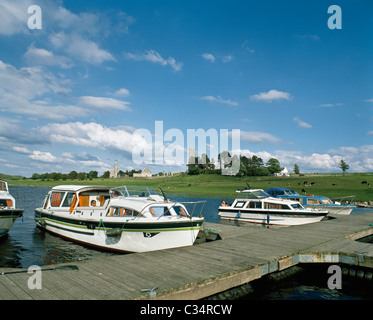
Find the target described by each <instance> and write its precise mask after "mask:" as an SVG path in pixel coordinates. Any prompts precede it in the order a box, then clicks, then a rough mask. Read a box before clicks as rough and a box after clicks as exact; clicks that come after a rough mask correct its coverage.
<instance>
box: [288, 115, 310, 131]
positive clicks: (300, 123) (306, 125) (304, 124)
mask: <svg viewBox="0 0 373 320" xmlns="http://www.w3.org/2000/svg"><path fill="white" fill-rule="evenodd" d="M293 120H294V122H295V123H296V124H297V125H298V127H299V128H304V129H311V128H312V125H311V124H309V123H307V122H304V121H302V120H301V119H299V118H297V117H294V118H293Z"/></svg>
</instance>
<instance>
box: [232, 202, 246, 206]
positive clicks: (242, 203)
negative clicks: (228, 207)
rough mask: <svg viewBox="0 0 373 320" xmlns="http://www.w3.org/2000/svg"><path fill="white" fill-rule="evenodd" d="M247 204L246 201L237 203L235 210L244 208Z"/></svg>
mask: <svg viewBox="0 0 373 320" xmlns="http://www.w3.org/2000/svg"><path fill="white" fill-rule="evenodd" d="M245 203H246V201H237V202H236V204H235V206H234V207H235V208H243V206H244V205H245Z"/></svg>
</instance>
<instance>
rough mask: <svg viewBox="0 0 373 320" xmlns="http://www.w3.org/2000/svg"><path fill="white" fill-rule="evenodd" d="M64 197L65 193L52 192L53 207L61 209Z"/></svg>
mask: <svg viewBox="0 0 373 320" xmlns="http://www.w3.org/2000/svg"><path fill="white" fill-rule="evenodd" d="M64 195H65V192H60V191H57V192H52V196H51V207H59V206H60V204H61V201H62V199H63V196H64Z"/></svg>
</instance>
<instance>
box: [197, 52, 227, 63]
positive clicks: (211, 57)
mask: <svg viewBox="0 0 373 320" xmlns="http://www.w3.org/2000/svg"><path fill="white" fill-rule="evenodd" d="M201 56H202V58H204V59H205V60H207V61H210V62H211V63H214V62H215V61H216V60H217V59H219V60H221V61H222V62H224V63H226V62H230V61H232V60H233V56H232V55H230V54H229V55H226V56H217V55H214V54H212V53H207V52H206V53H203V54H202V55H201Z"/></svg>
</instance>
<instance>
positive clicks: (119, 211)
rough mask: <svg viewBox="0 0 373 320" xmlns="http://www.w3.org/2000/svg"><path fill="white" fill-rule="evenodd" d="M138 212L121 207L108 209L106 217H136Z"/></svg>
mask: <svg viewBox="0 0 373 320" xmlns="http://www.w3.org/2000/svg"><path fill="white" fill-rule="evenodd" d="M138 214H139V212H137V211H136V210H131V209H127V208H121V207H110V209H109V211H108V213H107V216H108V217H125V216H132V215H133V216H137V215H138Z"/></svg>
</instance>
